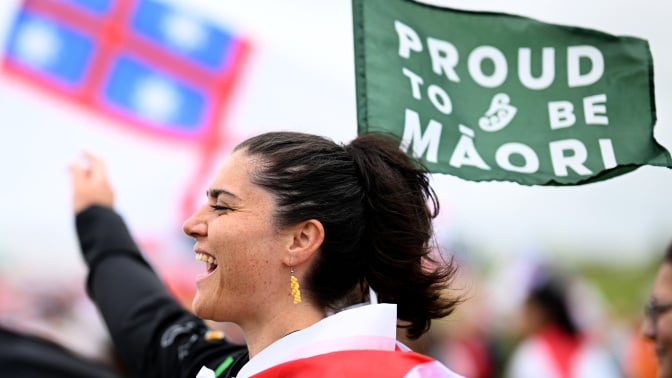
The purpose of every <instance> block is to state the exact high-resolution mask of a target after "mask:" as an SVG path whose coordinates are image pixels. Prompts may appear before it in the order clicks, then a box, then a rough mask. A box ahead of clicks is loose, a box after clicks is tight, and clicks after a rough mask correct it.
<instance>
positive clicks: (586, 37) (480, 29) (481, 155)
mask: <svg viewBox="0 0 672 378" xmlns="http://www.w3.org/2000/svg"><path fill="white" fill-rule="evenodd" d="M353 21H354V37H355V68H356V82H357V118H358V132H359V133H360V134H362V133H368V132H387V133H392V134H395V135H397V136H399V137H401V138H402V145H401V148H402V149H404V150H405V151H407V152H409V153H413V154H414V155H416V156H418V157H421V158H422V159H423V160H424V162H425V163H426V165H427V166H428V167H429V168H430V170H432V171H433V172H440V173H448V174H451V175H455V176H458V177H461V178H464V179H467V180H475V181H482V180H503V181H515V182H518V183H521V184H524V185H574V184H582V183H587V182H594V181H599V180H604V179H607V178H610V177H613V176H617V175H620V174H623V173H626V172H629V171H632V170H634V169H636V168H637V167H639V166H641V165H647V164H648V165H657V166H666V167H671V166H672V158H671V157H670V155H669V152H668V151H666V150H665V149H664V148H663V147H662V146H660V145H659V144H658V143H657V142H656V140H655V139H654V138H653V126H654V124H655V122H656V115H655V102H654V92H653V62H652V58H651V53H650V51H649V47H648V43H647V42H646V41H645V40H642V39H639V38H633V37H621V36H613V35H609V34H606V33H603V32H599V31H595V30H589V29H583V28H577V27H568V26H560V25H553V24H547V23H542V22H539V21H536V20H533V19H529V18H524V17H518V16H512V15H507V14H501V13H486V12H470V11H461V10H455V9H448V8H438V7H434V6H430V5H425V4H420V3H416V2H413V1H407V0H384V1H383V0H353Z"/></svg>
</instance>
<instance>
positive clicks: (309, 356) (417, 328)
mask: <svg viewBox="0 0 672 378" xmlns="http://www.w3.org/2000/svg"><path fill="white" fill-rule="evenodd" d="M89 159H90V165H89V167H84V166H82V165H78V164H75V165H73V166H72V167H71V174H72V181H73V187H74V210H75V212H76V214H77V217H76V223H77V231H78V235H79V238H80V244H81V248H82V251H83V253H84V257H85V260H86V261H87V263H88V265H89V267H90V274H89V278H88V288H89V293H90V295H91V297H92V298H93V300H94V301H95V302H96V304H97V305H98V306H99V308H100V310H101V313H102V314H103V317H104V318H105V321H106V323H107V325H108V327H109V329H110V333H111V335H112V338H113V340H114V342H115V344H116V346H117V349H118V350H119V353H120V354H121V356H122V358H123V359H124V360H125V361H126V363H127V364H128V365H129V366H130V368H131V370H133V371H134V372H136V373H137V374H138V376H141V377H149V376H162V377H163V376H181V377H194V376H198V377H215V376H216V377H238V378H241V377H259V378H261V377H343V376H349V377H360V376H361V377H363V376H367V377H383V376H384V377H424V376H427V377H457V375H456V374H454V373H452V372H451V371H450V370H448V369H447V368H446V367H445V366H443V365H442V364H440V363H439V362H437V361H435V360H433V359H431V358H429V357H426V356H423V355H420V354H417V353H414V352H411V351H409V350H407V348H405V347H404V346H403V345H402V344H400V343H398V342H397V341H396V329H397V326H400V327H403V329H405V330H406V332H407V335H408V336H409V337H410V338H417V337H419V336H421V335H422V334H423V333H425V332H426V331H427V330H428V329H429V326H430V322H431V320H432V319H434V318H441V317H444V316H447V315H448V314H450V313H451V312H452V311H453V309H454V308H455V306H456V304H457V303H458V300H457V299H455V298H450V297H447V296H446V289H447V288H448V283H449V281H450V280H451V278H452V277H453V274H454V270H455V269H454V266H453V265H452V262H451V263H446V262H443V261H434V260H432V259H431V258H430V252H431V251H432V249H433V248H434V247H435V246H434V245H433V244H432V243H433V241H434V239H433V233H432V218H433V217H435V216H436V214H437V213H438V201H437V198H436V195H435V193H434V192H433V190H432V188H431V187H430V185H429V180H428V175H427V171H426V170H425V169H424V168H422V167H421V166H420V165H419V164H418V163H417V162H416V161H414V160H413V159H411V158H409V157H408V156H407V155H406V154H404V153H402V152H401V151H400V150H399V148H398V143H397V142H396V141H395V140H394V139H392V138H391V137H387V136H383V135H375V134H369V135H362V136H359V137H357V138H356V139H355V140H354V141H352V142H351V143H350V144H349V145H346V146H342V145H338V144H336V143H334V142H332V141H330V140H327V139H325V138H322V137H319V136H315V135H309V134H302V133H292V132H274V133H266V134H262V135H259V136H256V137H253V138H250V139H248V140H246V141H244V142H243V143H241V144H240V145H238V146H237V147H236V148H235V149H234V152H233V153H232V155H231V156H230V157H229V158H228V159H227V160H226V161H225V162H224V164H223V166H222V167H221V169H220V170H219V172H218V173H217V175H216V177H215V179H214V180H213V182H212V184H211V186H210V188H209V190H208V191H207V203H206V204H204V205H203V206H202V207H201V208H200V209H198V210H197V211H196V212H195V213H194V214H193V215H192V216H191V217H190V218H189V219H187V220H186V222H185V223H184V231H185V232H186V233H187V234H188V235H189V236H191V237H193V238H194V239H195V240H196V243H195V245H194V252H195V254H196V259H198V260H200V261H204V262H205V266H206V272H204V273H203V274H201V275H199V276H198V277H197V279H196V285H197V288H198V291H197V294H196V296H195V298H194V301H193V311H194V313H195V314H196V315H197V316H198V317H196V316H194V315H193V314H191V313H190V312H187V311H185V310H184V309H182V308H180V307H179V305H177V303H176V302H175V301H174V300H173V299H172V298H171V296H170V295H169V294H168V292H167V291H166V289H165V288H164V287H163V285H162V284H161V282H160V281H159V280H158V279H157V277H156V275H155V274H154V273H153V272H152V270H151V268H150V267H149V265H148V264H147V263H146V262H145V260H144V259H143V258H142V257H141V255H140V253H139V252H138V249H137V247H136V245H135V244H134V242H133V241H132V239H131V238H130V236H129V234H128V231H127V230H126V228H125V226H124V224H123V221H122V220H121V218H120V217H119V216H118V215H116V214H115V213H114V212H113V211H112V210H111V208H112V207H113V202H114V200H113V197H114V195H113V192H112V190H111V188H110V186H109V184H108V183H107V178H106V175H105V171H104V167H103V166H102V163H101V162H100V161H99V160H97V159H96V158H95V157H92V156H90V157H89ZM429 205H431V206H429ZM370 293H371V294H370ZM376 294H377V295H376ZM376 297H377V299H376ZM377 301H379V302H381V303H380V304H376V302H377ZM369 303H371V304H369ZM200 318H202V319H211V320H214V321H231V322H235V323H237V324H238V325H239V326H240V327H241V328H242V330H243V332H244V334H245V338H246V341H247V347H246V348H245V347H240V346H237V345H234V344H231V343H229V342H227V341H226V340H225V339H219V338H217V337H213V333H212V332H209V331H208V329H207V328H206V326H205V325H204V323H203V321H202V320H201V319H200Z"/></svg>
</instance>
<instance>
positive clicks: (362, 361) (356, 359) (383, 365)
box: [252, 350, 442, 378]
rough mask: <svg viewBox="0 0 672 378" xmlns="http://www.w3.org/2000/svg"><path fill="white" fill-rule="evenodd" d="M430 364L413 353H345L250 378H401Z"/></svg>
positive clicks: (298, 362)
mask: <svg viewBox="0 0 672 378" xmlns="http://www.w3.org/2000/svg"><path fill="white" fill-rule="evenodd" d="M433 361H434V360H433V359H431V358H429V357H427V356H424V355H422V354H418V353H415V352H393V351H384V350H348V351H340V352H333V353H327V354H322V355H318V356H314V357H308V358H303V359H300V360H295V361H289V362H285V363H283V364H280V365H277V366H274V367H272V368H269V369H266V370H264V371H262V372H260V373H258V374H255V375H253V376H252V378H271V377H292V378H314V377H320V378H342V377H348V378H389V377H403V376H404V375H406V374H407V373H408V372H409V371H410V370H411V369H413V368H414V367H416V366H418V365H421V364H424V363H429V362H433ZM440 376H442V375H439V377H440Z"/></svg>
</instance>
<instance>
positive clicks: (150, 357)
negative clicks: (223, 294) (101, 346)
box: [76, 206, 247, 377]
mask: <svg viewBox="0 0 672 378" xmlns="http://www.w3.org/2000/svg"><path fill="white" fill-rule="evenodd" d="M76 228H77V235H78V237H79V243H80V247H81V250H82V253H83V255H84V260H85V261H86V263H87V265H88V267H89V274H88V278H87V291H88V294H89V296H90V297H91V299H92V300H93V301H94V302H95V304H96V306H97V307H98V310H99V311H100V313H101V314H102V316H103V319H104V321H105V323H106V325H107V328H108V330H109V332H110V336H111V338H112V340H113V342H114V345H115V347H116V349H117V353H119V355H120V356H121V358H122V360H123V361H124V363H125V364H126V365H127V367H128V368H129V369H130V370H131V371H132V372H134V373H135V374H137V376H139V377H195V376H196V374H197V372H198V371H199V370H200V368H201V367H202V366H207V367H209V368H211V369H212V370H215V369H217V367H218V366H220V365H221V364H222V363H223V362H224V361H226V362H224V363H225V364H229V365H234V366H239V365H241V364H242V363H244V361H243V360H245V359H247V352H246V348H245V347H244V346H240V345H236V344H232V343H229V342H228V341H226V340H225V339H219V340H207V338H206V333H207V332H208V328H207V326H206V325H205V323H204V322H203V321H202V320H201V319H199V318H198V317H196V316H195V315H193V314H192V313H191V312H189V311H187V310H186V309H185V308H183V307H182V306H181V305H180V304H179V303H178V302H177V301H176V300H175V299H174V298H173V296H172V295H171V294H170V293H169V292H168V290H167V289H166V287H165V285H164V284H163V282H162V281H161V280H160V278H159V276H158V275H157V274H156V273H155V272H154V271H153V269H152V268H151V266H150V265H149V264H148V263H147V261H146V260H145V259H144V258H143V256H142V255H141V253H140V251H139V248H138V247H137V245H136V244H135V242H134V241H133V239H132V237H131V235H130V233H129V231H128V229H127V227H126V225H125V223H124V221H123V220H122V218H121V217H120V216H119V215H118V214H117V213H115V212H114V211H113V210H112V209H110V208H107V207H102V206H91V207H89V208H87V209H85V210H84V211H82V212H80V213H79V214H77V217H76ZM232 357H233V361H235V363H233V364H231V360H232Z"/></svg>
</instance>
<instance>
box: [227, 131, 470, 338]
mask: <svg viewBox="0 0 672 378" xmlns="http://www.w3.org/2000/svg"><path fill="white" fill-rule="evenodd" d="M236 150H245V151H246V153H247V154H248V155H250V156H251V157H253V158H258V162H257V166H256V169H255V170H254V171H253V172H252V178H251V179H252V182H253V183H255V184H256V185H259V186H261V187H263V188H265V189H266V190H268V191H269V192H270V193H272V195H273V196H274V198H275V199H276V205H277V210H276V214H275V215H274V217H275V221H276V223H277V224H278V225H279V226H286V225H291V224H296V223H298V222H301V221H305V220H308V219H316V220H319V221H320V222H321V223H322V225H323V226H324V229H325V240H324V243H323V244H322V246H321V249H320V253H319V255H318V258H317V260H316V262H315V263H314V265H313V268H312V270H311V271H310V272H309V273H308V274H307V276H306V277H305V278H304V285H303V286H304V287H305V288H306V290H307V291H308V295H310V296H311V297H312V298H313V300H314V301H315V302H316V303H318V304H319V305H321V306H323V307H325V308H330V309H335V310H340V307H342V306H344V305H346V304H349V303H348V298H350V296H351V294H352V293H353V292H355V293H359V294H360V295H358V300H359V301H361V300H362V298H364V297H365V295H366V293H367V289H368V287H369V286H370V287H371V288H372V289H373V290H375V291H376V293H377V294H378V298H379V301H380V302H386V303H396V304H397V311H398V312H397V317H398V318H399V319H400V320H402V321H403V322H404V324H403V325H402V327H405V328H407V329H408V336H409V337H410V338H417V337H419V336H420V335H422V334H423V333H424V332H426V331H427V330H428V329H429V327H430V324H431V319H433V318H441V317H444V316H447V315H448V314H450V313H451V312H452V311H453V310H454V308H455V306H456V305H457V303H458V302H459V299H457V298H451V297H448V295H447V291H446V289H448V286H449V283H450V281H451V279H452V278H453V276H454V274H455V265H454V263H453V261H452V260H450V261H436V260H435V259H433V258H432V257H431V256H430V253H431V252H432V250H433V248H435V247H436V245H435V244H436V243H435V239H434V234H433V228H432V219H433V218H434V217H436V215H437V214H438V211H439V202H438V199H437V197H436V194H435V193H434V191H433V189H432V188H431V186H430V184H429V177H428V172H427V170H426V169H425V168H424V167H423V166H422V165H421V164H420V163H419V162H418V161H416V160H414V159H412V158H411V157H409V156H408V155H406V154H405V153H403V152H402V151H401V150H400V149H399V143H398V141H397V140H396V139H394V138H393V137H391V136H388V135H382V134H365V135H360V136H358V137H357V138H356V139H354V140H353V141H352V142H351V143H350V144H348V145H346V146H343V145H339V144H336V143H334V142H333V141H331V140H329V139H326V138H323V137H320V136H317V135H311V134H304V133H294V132H271V133H266V134H261V135H259V136H255V137H252V138H250V139H248V140H246V141H244V142H243V143H241V144H240V145H239V146H237V147H236Z"/></svg>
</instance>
